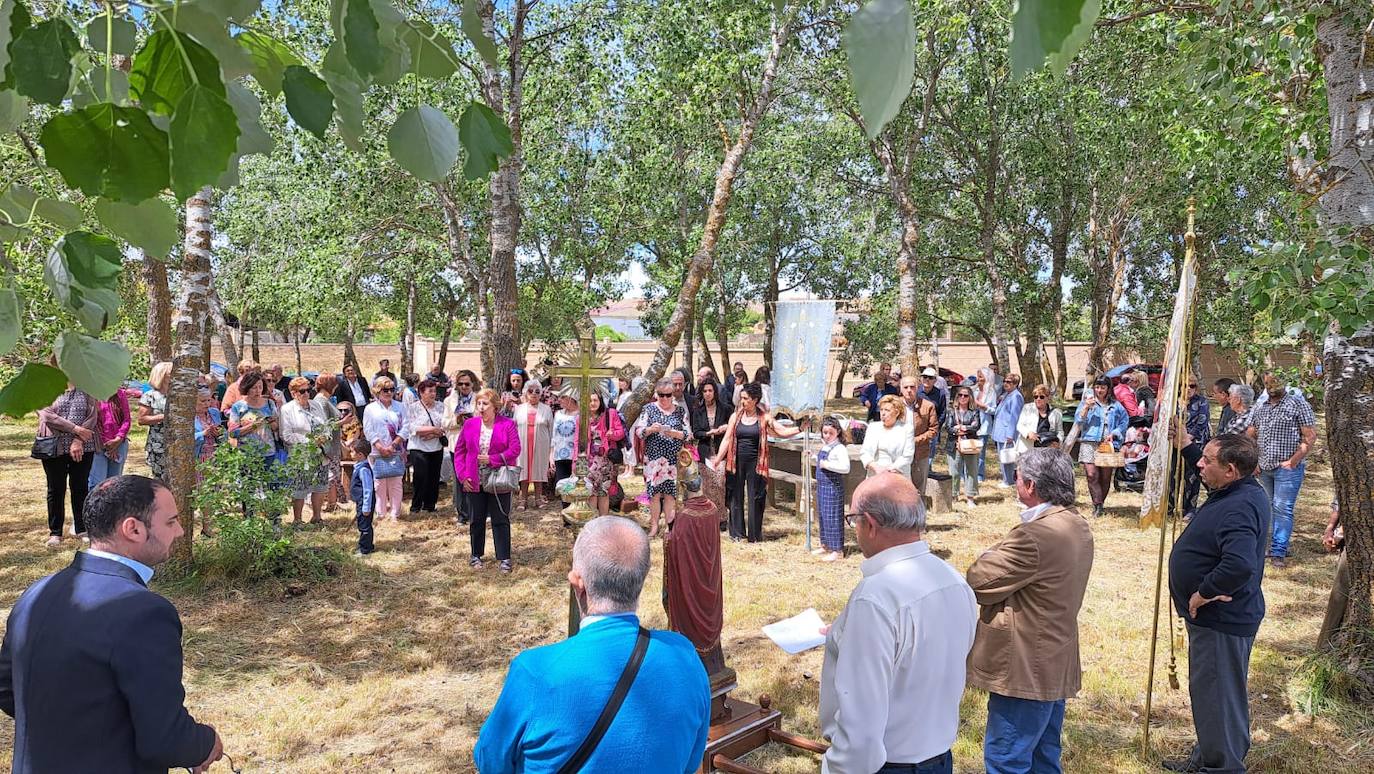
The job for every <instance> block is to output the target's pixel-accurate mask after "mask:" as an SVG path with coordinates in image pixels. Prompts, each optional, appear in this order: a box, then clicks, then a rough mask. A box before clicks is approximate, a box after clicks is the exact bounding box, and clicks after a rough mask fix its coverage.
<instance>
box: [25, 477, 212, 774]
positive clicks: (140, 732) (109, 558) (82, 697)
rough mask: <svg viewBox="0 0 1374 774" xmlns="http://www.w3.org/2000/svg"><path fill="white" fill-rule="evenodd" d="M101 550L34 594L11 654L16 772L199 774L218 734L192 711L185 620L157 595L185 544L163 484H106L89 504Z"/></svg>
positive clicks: (95, 544)
mask: <svg viewBox="0 0 1374 774" xmlns="http://www.w3.org/2000/svg"><path fill="white" fill-rule="evenodd" d="M84 514H85V517H86V532H87V534H88V535H90V538H91V547H90V548H89V549H87V550H86V551H84V552H81V553H78V554H77V555H76V557H75V559H73V560H72V563H71V566H70V567H68V568H67V569H65V570H62V571H61V572H59V573H57V574H55V575H49V576H48V577H46V578H43V579H42V580H40V581H38V582H37V583H35V584H33V585H32V586H30V587H29V589H28V591H25V592H24V595H23V596H21V597H20V598H19V601H18V602H16V603H15V604H14V609H13V610H11V611H10V617H9V622H8V625H7V626H6V627H5V640H4V645H3V646H0V709H2V710H4V712H5V714H6V715H9V716H11V717H13V718H14V721H15V722H14V771H15V772H16V773H17V774H47V773H48V772H86V771H99V772H102V774H151V773H152V772H163V774H165V772H166V771H167V770H168V769H170V768H173V767H176V768H183V767H184V768H187V769H191V770H192V771H194V772H196V774H199V772H203V771H205V770H206V769H208V768H209V767H210V764H212V763H214V762H215V761H217V760H219V759H220V757H221V756H222V755H223V745H222V744H221V742H220V738H219V735H218V734H217V733H215V729H214V728H212V727H210V726H207V725H204V724H201V723H197V722H196V721H195V720H194V719H193V718H192V717H191V715H190V713H188V712H187V711H186V707H185V705H184V704H183V702H184V700H185V698H186V692H185V690H184V689H183V688H182V686H181V619H180V618H179V617H178V616H177V611H176V608H175V607H173V606H172V603H171V602H169V601H167V599H166V598H164V597H163V596H161V595H160V594H157V593H155V592H153V591H149V590H148V586H147V584H148V579H149V578H151V577H152V576H153V569H152V567H151V566H150V565H156V564H161V563H163V562H165V561H167V557H168V556H169V555H170V553H171V546H172V541H173V540H176V539H177V538H178V537H180V536H181V534H182V530H181V522H180V521H179V520H178V518H177V504H176V500H175V499H174V498H173V497H172V492H171V490H169V489H168V488H167V486H166V485H165V484H163V483H162V482H161V481H158V480H156V479H151V478H145V477H143V476H116V477H114V478H110V479H106V480H105V481H104V482H103V483H101V484H100V486H98V487H96V488H95V491H93V492H91V494H90V495H89V496H88V497H87V499H86V507H85V510H84Z"/></svg>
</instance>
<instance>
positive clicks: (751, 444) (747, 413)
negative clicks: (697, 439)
mask: <svg viewBox="0 0 1374 774" xmlns="http://www.w3.org/2000/svg"><path fill="white" fill-rule="evenodd" d="M764 376H765V377H766V376H767V374H766V373H765V374H764ZM763 387H764V385H763V384H762V383H760V382H758V381H754V382H750V383H748V384H746V385H744V388H743V389H741V390H740V394H739V396H740V397H739V401H740V402H739V408H738V409H737V410H736V411H735V413H734V415H733V416H731V417H730V424H728V425H726V430H725V434H724V435H722V436H721V439H720V450H719V451H717V452H716V456H715V458H714V459H713V460H712V462H713V464H715V465H716V466H717V467H719V466H720V463H721V461H724V462H725V471H726V473H728V474H729V479H728V480H729V488H728V491H729V497H730V539H731V540H734V541H736V542H738V541H740V540H748V541H749V542H750V543H758V542H760V541H762V540H763V505H764V502H765V501H766V500H767V498H768V436H770V435H772V436H777V437H779V438H791V437H792V436H794V435H796V434H797V433H800V432H801V427H800V426H796V425H794V426H792V427H783V426H782V425H779V424H778V423H777V420H775V419H774V418H773V415H772V414H769V413H768V410H767V408H766V404H765V403H764V390H763ZM746 487H748V490H749V491H748V493H747V494H746V492H745V488H746ZM746 498H747V499H746ZM745 502H748V503H749V520H748V521H747V522H746V521H745V518H744V504H745Z"/></svg>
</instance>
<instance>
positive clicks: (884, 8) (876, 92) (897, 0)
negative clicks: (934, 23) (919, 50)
mask: <svg viewBox="0 0 1374 774" xmlns="http://www.w3.org/2000/svg"><path fill="white" fill-rule="evenodd" d="M844 49H845V53H846V54H848V56H849V82H850V85H851V86H852V87H853V89H854V97H855V98H856V99H857V100H858V102H859V113H860V114H861V115H862V116H863V119H864V127H865V128H866V129H867V131H868V138H869V139H870V140H871V139H873V138H874V137H877V136H878V133H879V132H881V131H882V130H883V127H884V126H886V125H887V122H888V121H891V120H892V119H893V118H895V117H896V116H897V112H898V111H899V110H901V108H902V103H903V102H905V101H906V98H907V95H908V94H910V93H911V80H912V78H913V77H914V76H915V74H916V24H915V22H913V21H912V19H911V6H910V5H908V4H907V0H869V2H867V3H865V4H864V6H863V7H862V8H860V9H859V10H858V11H857V12H856V13H855V14H854V16H853V18H851V19H850V20H849V26H848V27H846V28H845V33H844Z"/></svg>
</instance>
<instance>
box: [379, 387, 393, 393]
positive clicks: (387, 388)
mask: <svg viewBox="0 0 1374 774" xmlns="http://www.w3.org/2000/svg"><path fill="white" fill-rule="evenodd" d="M395 391H396V390H395V389H393V388H391V387H383V388H382V389H380V390H377V392H395Z"/></svg>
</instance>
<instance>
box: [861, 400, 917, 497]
mask: <svg viewBox="0 0 1374 774" xmlns="http://www.w3.org/2000/svg"><path fill="white" fill-rule="evenodd" d="M878 418H879V419H880V420H881V424H876V423H875V424H870V425H869V426H868V432H867V434H866V435H865V436H864V449H863V453H862V454H860V455H859V459H860V460H861V461H862V462H863V464H864V470H866V471H868V476H869V478H872V477H873V476H876V475H878V474H879V473H885V472H887V471H893V472H895V473H901V474H902V475H903V476H908V477H909V476H910V475H911V460H912V458H913V457H915V456H916V435H915V434H914V433H913V432H912V430H911V425H908V424H907V423H906V406H904V405H903V404H902V399H901V398H899V397H897V396H896V395H884V396H883V398H882V400H880V401H878Z"/></svg>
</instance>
